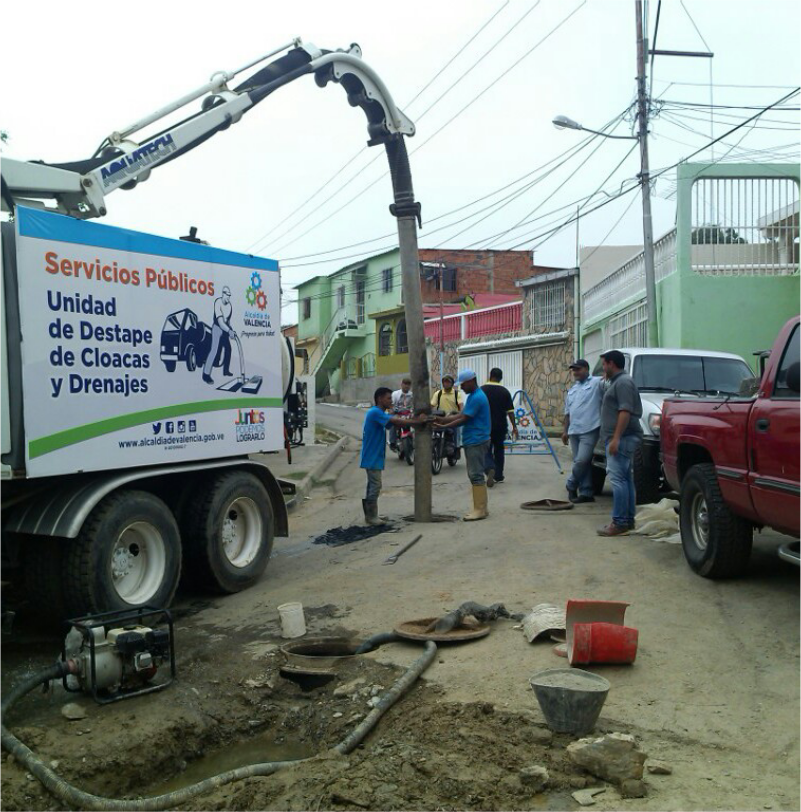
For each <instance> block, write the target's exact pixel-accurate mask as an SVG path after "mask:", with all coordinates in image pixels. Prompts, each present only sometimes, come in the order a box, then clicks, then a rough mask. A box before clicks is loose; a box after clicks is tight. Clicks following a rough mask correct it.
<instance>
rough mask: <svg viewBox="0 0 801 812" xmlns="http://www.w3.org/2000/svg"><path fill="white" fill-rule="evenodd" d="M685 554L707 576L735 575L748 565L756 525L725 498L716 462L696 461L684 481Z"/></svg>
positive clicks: (682, 495)
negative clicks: (699, 463) (735, 512)
mask: <svg viewBox="0 0 801 812" xmlns="http://www.w3.org/2000/svg"><path fill="white" fill-rule="evenodd" d="M679 520H680V526H681V544H682V547H683V548H684V557H685V558H686V559H687V563H688V564H689V565H690V567H691V569H692V570H693V571H694V572H697V573H698V574H699V575H702V576H704V578H732V577H734V576H736V575H740V574H741V573H742V572H743V571H744V570H745V568H746V566H747V565H748V559H749V558H750V556H751V545H752V543H753V537H754V533H753V528H752V527H751V525H750V524H749V523H748V522H746V521H745V520H744V519H741V518H740V517H739V516H735V515H734V513H732V512H731V510H729V506H728V505H727V504H726V502H725V501H724V500H723V495H722V494H721V492H720V485H719V483H718V478H717V474H716V473H715V466H714V465H712V464H711V463H703V464H701V465H694V466H693V467H692V468H690V470H689V471H688V472H687V474H686V476H685V477H684V480H683V481H682V483H681V503H680V511H679Z"/></svg>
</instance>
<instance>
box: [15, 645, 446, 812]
mask: <svg viewBox="0 0 801 812" xmlns="http://www.w3.org/2000/svg"><path fill="white" fill-rule="evenodd" d="M394 640H397V636H396V635H395V634H394V632H387V633H383V634H378V635H374V636H373V637H371V638H369V640H366V641H365V644H366V643H370V644H371V647H370V648H369V649H366V650H367V651H372V650H373V649H375V648H378V646H379V645H383V643H388V642H393V641H394ZM363 646H364V644H363ZM436 656H437V646H436V644H435V643H432V642H430V641H429V642H427V643H426V644H425V651H424V652H423V654H422V655H421V656H420V657H418V658H417V659H416V660H415V661H414V662H413V663H412V664H411V665H410V666H409V668H407V669H406V671H405V673H404V674H403V676H401V677H400V678H399V679H398V680H396V681H395V683H394V684H393V685H392V687H390V688H389V689H388V690H387V691H385V692H384V694H382V696H381V698H380V699H379V701H378V704H377V705H376V706H375V707H374V708H373V710H372V711H370V713H369V714H368V715H367V716H366V717H365V718H364V720H363V721H362V722H361V723H360V724H359V725H358V726H357V727H356V728H355V729H354V730H353V731H352V732H351V733H350V735H348V736H347V737H346V738H345V739H344V740H343V741H341V742H340V743H339V744H338V745H336V746H335V747H333V748H332V751H333V752H336V753H338V754H340V755H343V756H344V755H347V754H348V753H351V752H352V751H353V750H355V749H356V747H358V746H359V745H360V744H361V743H362V742H363V741H364V739H365V738H366V737H367V735H368V734H369V733H370V731H371V730H372V729H373V728H374V727H375V726H376V724H378V720H379V719H380V718H381V717H382V716H383V715H384V714H385V713H386V712H387V711H388V710H389V709H390V708H391V707H392V706H393V705H394V704H395V703H396V702H397V701H398V700H399V699H400V698H401V697H402V696H403V694H404V693H406V691H408V690H409V688H411V687H412V685H413V684H414V683H415V682H416V680H417V679H418V678H419V677H420V675H421V674H422V673H423V672H424V671H425V670H426V669H427V668H428V667H429V666H430V665H431V663H432V662H433V661H434V658H435V657H436ZM67 673H70V664H69V663H66V662H60V663H58V664H56V665H54V666H51V667H50V668H47V669H45V670H44V671H42V672H40V673H38V674H36V675H34V676H33V677H30V678H29V679H27V680H25V681H24V682H22V683H21V684H20V685H18V686H17V687H16V688H15V689H14V690H12V691H11V692H10V693H9V694H8V696H7V697H5V698H4V700H3V703H2V712H3V724H2V746H3V749H4V750H7V751H8V752H9V753H11V754H12V755H13V756H14V758H15V759H16V760H17V761H18V762H19V763H20V764H22V765H23V766H24V767H25V768H26V769H27V770H28V771H29V772H30V773H32V774H33V775H35V776H36V777H37V778H38V779H39V780H40V781H41V782H42V784H43V785H44V786H45V788H46V789H47V790H48V791H49V792H50V793H51V794H52V795H54V796H55V797H56V798H58V799H59V800H61V801H63V802H64V803H66V804H68V805H69V806H71V807H74V808H77V809H92V810H105V809H107V810H159V809H172V808H173V807H176V806H178V805H180V804H184V803H186V802H187V801H189V800H191V799H192V798H195V797H197V796H198V795H201V794H203V793H204V792H208V791H209V790H212V789H216V788H217V787H222V786H225V785H226V784H230V783H232V782H234V781H241V780H242V779H243V778H251V777H254V776H266V775H272V774H273V773H275V772H278V771H279V770H282V769H284V768H285V767H291V766H292V765H294V764H300V763H302V762H304V761H311V760H312V758H314V757H312V758H304V759H298V760H295V761H267V762H263V763H261V764H250V765H248V766H247V767H239V768H237V769H235V770H228V771H227V772H224V773H220V774H219V775H215V776H212V777H211V778H207V779H206V780H205V781H200V782H199V783H197V784H192V785H191V786H188V787H184V788H183V789H179V790H175V791H174V792H168V793H166V794H165V795H155V796H153V797H151V798H139V799H136V800H133V799H132V800H127V799H126V800H123V799H117V798H103V797H101V796H99V795H92V794H91V793H88V792H84V791H83V790H80V789H78V788H77V787H74V786H72V784H69V783H67V782H66V781H65V780H64V779H63V778H59V776H57V775H56V774H55V772H53V770H51V769H50V767H48V766H47V765H46V764H45V763H44V762H43V761H42V760H41V759H40V758H39V757H38V756H37V755H36V754H35V753H34V752H33V751H32V750H30V748H28V747H26V746H25V745H24V744H23V743H22V742H21V741H20V740H19V739H18V738H17V737H16V736H14V735H13V734H12V733H11V732H10V731H9V730H8V729H7V728H6V726H5V717H6V713H7V712H8V711H9V710H10V709H11V707H12V706H13V705H14V704H15V703H16V702H17V701H19V700H20V699H22V697H23V696H25V695H26V694H28V693H30V692H31V691H32V690H34V689H35V688H37V687H38V686H40V685H42V684H45V683H48V682H50V681H51V680H54V679H61V677H62V676H64V675H65V674H67Z"/></svg>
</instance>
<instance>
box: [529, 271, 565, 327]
mask: <svg viewBox="0 0 801 812" xmlns="http://www.w3.org/2000/svg"><path fill="white" fill-rule="evenodd" d="M564 325H565V285H564V282H557V283H555V284H551V285H538V286H536V287H535V288H534V291H533V292H532V294H531V326H532V327H534V328H543V327H546V328H554V327H564Z"/></svg>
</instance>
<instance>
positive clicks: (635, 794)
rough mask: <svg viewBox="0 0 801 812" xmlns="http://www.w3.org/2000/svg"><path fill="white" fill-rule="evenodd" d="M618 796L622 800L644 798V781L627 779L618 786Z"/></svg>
mask: <svg viewBox="0 0 801 812" xmlns="http://www.w3.org/2000/svg"><path fill="white" fill-rule="evenodd" d="M620 794H621V795H622V796H623V797H624V798H644V797H645V796H646V795H647V794H648V787H646V785H645V782H644V781H638V780H637V779H635V778H629V779H627V780H626V781H624V782H623V783H622V784H621V785H620Z"/></svg>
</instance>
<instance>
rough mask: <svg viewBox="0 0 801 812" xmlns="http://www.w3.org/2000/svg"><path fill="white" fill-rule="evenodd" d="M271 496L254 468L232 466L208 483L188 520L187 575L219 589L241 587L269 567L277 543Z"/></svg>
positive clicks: (223, 590) (190, 510)
mask: <svg viewBox="0 0 801 812" xmlns="http://www.w3.org/2000/svg"><path fill="white" fill-rule="evenodd" d="M274 536H275V521H274V518H273V507H272V504H271V502H270V497H269V496H268V494H267V491H266V490H265V488H264V486H263V485H262V484H261V482H259V480H258V478H257V477H255V476H254V475H253V474H249V473H247V472H245V471H227V472H225V473H220V474H216V475H214V476H211V477H209V479H207V480H206V482H205V483H204V491H203V492H202V493H201V496H200V504H196V503H195V504H193V505H192V506H191V508H190V509H189V510H188V511H187V513H186V521H185V523H184V533H183V539H184V552H185V555H184V560H185V561H186V569H187V575H188V577H189V579H190V580H191V581H192V582H194V583H197V584H200V585H202V586H205V587H207V588H209V589H212V590H214V591H216V592H239V591H241V590H243V589H247V588H248V587H249V586H252V585H253V584H254V583H256V581H257V580H258V579H259V577H260V576H261V574H262V573H263V572H264V570H265V568H266V566H267V562H268V561H269V559H270V553H271V552H272V549H273V538H274Z"/></svg>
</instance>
